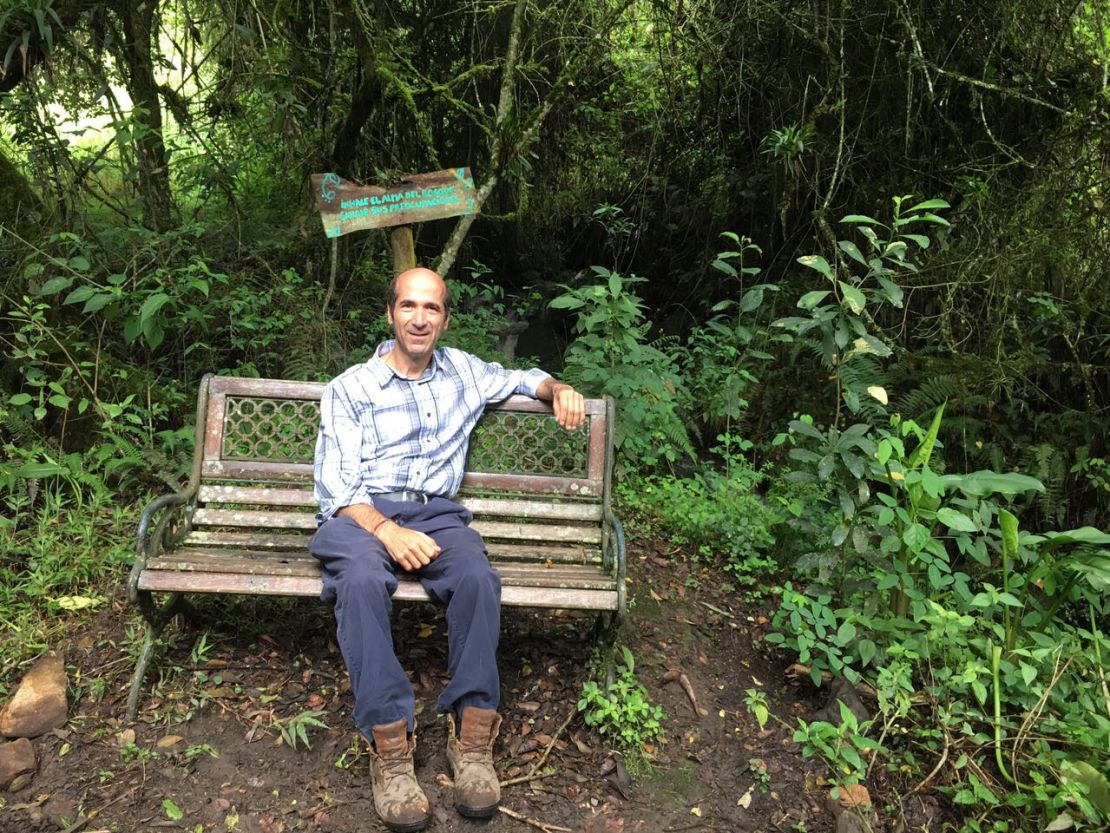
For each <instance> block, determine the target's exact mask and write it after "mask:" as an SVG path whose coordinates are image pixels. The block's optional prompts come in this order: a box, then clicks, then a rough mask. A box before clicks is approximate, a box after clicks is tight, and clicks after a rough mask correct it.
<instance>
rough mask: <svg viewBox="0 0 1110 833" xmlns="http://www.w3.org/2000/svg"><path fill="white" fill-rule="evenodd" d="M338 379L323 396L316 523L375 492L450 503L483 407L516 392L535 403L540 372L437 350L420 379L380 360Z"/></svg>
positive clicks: (385, 348)
mask: <svg viewBox="0 0 1110 833" xmlns="http://www.w3.org/2000/svg"><path fill="white" fill-rule="evenodd" d="M393 345H394V342H393V341H386V342H383V343H382V344H380V345H379V346H378V349H377V352H376V353H375V355H374V357H373V358H371V359H370V360H369V361H367V362H366V363H364V364H358V365H355V366H354V367H351V368H348V369H347V370H345V371H344V372H343V373H341V374H340V375H339V376H337V377H335V378H334V379H332V380H331V381H330V382H329V383H328V385H327V387H326V388H324V395H323V397H322V398H321V400H320V433H319V435H318V436H317V438H316V464H315V480H316V489H315V495H316V500H318V501H319V503H320V514H318V515H317V516H316V519H317V521H318V522H320V523H323V522H324V521H326V520H327V519H328V518H330V517H331V516H332V515H333V514H335V512H336V510H338V509H342V508H343V507H344V506H350V505H351V504H354V503H369V504H371V505H372V504H373V502H374V501H373V499H372V497H371V496H372V495H375V494H381V493H383V492H395V491H400V490H402V489H411V490H414V491H418V492H425V493H426V494H431V495H443V496H445V497H450V496H452V495H454V494H455V492H457V491H458V490H459V486H460V485H461V484H462V478H463V465H464V464H465V462H466V450H467V448H468V446H469V443H470V432H471V430H472V429H473V428H474V425H475V424H476V423H477V422H478V418H479V417H480V416H481V415H482V412H483V411H484V410H485V407H486V405H487V404H489V403H491V402H500V401H501V400H503V399H506V398H508V397H509V396H510V395H512V394H514V393H523V394H527V395H528V396H532V397H535V395H536V389H537V388H538V387H539V386H540V384H541V383H542V382H543V380H544V379H546V378H547V377H548V374H547V373H544V372H543V371H542V370H538V369H533V370H506V369H505V368H503V367H502V366H501V365H499V364H490V363H487V362H484V361H482V360H481V359H479V358H478V357H477V356H472V355H470V354H469V353H464V352H463V351H462V350H456V349H454V348H453V347H441V348H439V349H437V350H435V352H434V353H433V355H432V362H431V364H429V365H428V368H427V369H426V370H425V371H424V374H423V375H422V376H421V377H420V378H419V379H407V378H405V377H404V376H401V375H400V374H398V373H397V372H396V371H394V370H393V368H391V367H390V366H389V365H388V364H386V363H385V361H384V360H383V358H382V357H383V356H385V355H386V354H387V353H389V351H390V350H392V349H393Z"/></svg>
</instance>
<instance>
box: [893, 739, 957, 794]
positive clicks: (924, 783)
mask: <svg viewBox="0 0 1110 833" xmlns="http://www.w3.org/2000/svg"><path fill="white" fill-rule="evenodd" d="M951 747H952V743H951V738H949V737H948V732H945V733H944V749H943V750H942V751H941V753H940V760H939V761H937V764H936V766H934V767H933V769H932V770H931V771H930V772H929V774H928V775H926V776H925V777H924V778H922V779H921V781H920V783H919V784H918V785H917V786H916V787H914V788H913V789H912V790H910V791H909V792H908V793H906V794H905V795H903V796H902V800H903V801H904V800H905V799H907V798H909V797H910V796H911V795H913V794H914V793H919V792H921V791H922V790H924V789H925V788H926V787H928V786H929V785H930V784H932V782H933V779H934V778H936V777H937V773H939V772H940V771H941V769H942V768H943V767H944V764H945V762H947V760H948V750H949V749H951Z"/></svg>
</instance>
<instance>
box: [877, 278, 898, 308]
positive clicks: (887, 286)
mask: <svg viewBox="0 0 1110 833" xmlns="http://www.w3.org/2000/svg"><path fill="white" fill-rule="evenodd" d="M875 280H877V281H878V282H879V286H881V287H882V288H883V293H884V294H885V295H886V297H887V300H888V301H890V303H891V304H893V305H894V306H896V307H897V308H898V309H901V308H902V298H903V297H904V293H903V292H902V287H900V286H899V285H898V284H896V283H895V282H894V281H892V280H890V279H889V278H884V277H882V276H881V275H879V276H876V278H875Z"/></svg>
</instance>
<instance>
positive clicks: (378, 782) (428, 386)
mask: <svg viewBox="0 0 1110 833" xmlns="http://www.w3.org/2000/svg"><path fill="white" fill-rule="evenodd" d="M386 313H387V315H388V317H389V323H390V324H392V325H393V330H394V333H395V334H396V338H395V340H393V341H387V342H384V343H383V344H381V345H379V346H378V348H377V350H376V351H375V353H374V356H373V357H372V358H371V359H370V360H369V361H367V362H365V363H364V364H359V365H355V366H354V367H351V368H349V369H348V370H346V371H345V372H343V373H342V374H340V375H339V376H337V377H336V378H335V379H333V380H332V381H331V382H330V383H329V384H328V386H327V387H326V389H325V390H324V394H323V398H322V400H321V402H320V434H319V436H318V438H317V441H316V463H315V481H316V492H315V493H316V499H317V500H318V501H319V502H320V514H319V515H318V516H317V521H318V522H319V528H318V530H317V532H316V535H315V536H314V537H313V539H312V543H311V544H310V547H309V548H310V550H311V552H312V554H313V555H314V556H315V557H316V558H318V559H319V560H320V562H321V563H322V566H323V573H324V590H323V596H322V598H323V599H324V601H331V602H333V603H334V605H335V620H336V629H337V633H338V641H339V647H340V650H341V651H342V652H343V659H344V661H345V662H346V664H347V672H348V674H349V675H350V678H351V688H352V690H353V691H354V695H355V710H354V721H355V726H356V727H357V728H358V730H359V731H360V732H361V733H362V735H363V736H364V737H365V738H366V739H367V741H368V742H369V743H370V748H371V762H372V763H371V787H372V790H373V795H374V807H375V809H376V810H377V812H378V815H379V816H381V819H382V821H383V822H385V824H386V826H387V827H388V828H389V829H390V830H393V831H401V832H402V833H408V832H409V831H417V830H422V829H423V828H424V827H425V826H426V825H427V823H428V819H429V817H430V813H431V807H430V805H429V802H428V798H427V796H426V795H425V794H424V791H423V790H422V789H421V788H420V785H419V784H418V783H417V781H416V775H415V773H414V771H413V749H414V748H415V745H416V736H415V731H414V730H415V723H414V720H413V705H414V696H413V690H412V686H411V684H410V683H409V681H408V678H407V677H406V676H405V672H404V670H403V669H402V667H401V664H400V662H398V660H397V657H396V655H395V654H394V651H393V638H392V634H391V631H390V612H391V607H392V598H391V597H392V595H393V593H394V591H395V590H396V589H397V571H398V570H400V571H402V572H405V573H409V574H412V575H415V576H416V577H417V578H418V579H419V580H420V583H421V584H422V585H423V587H424V589H425V591H427V593H428V595H429V596H430V597H431V598H432V599H433V600H434V601H436V602H438V603H440V604H444V605H446V606H447V629H448V671H449V673H450V675H451V680H450V682H449V684H448V685H447V688H446V689H445V690H444V691H443V693H442V695H441V696H440V698H439V701H438V703H437V711H439V712H446V713H447V716H448V721H449V723H450V730H449V732H448V738H447V760H448V763H449V764H450V767H451V770H452V772H453V776H454V780H455V807H456V808H457V809H458V811H459V812H460V813H461V814H462V815H464V816H467V817H470V818H488V817H490V816H492V815H493V813H494V812H495V811H496V809H497V804H498V802H499V801H500V797H501V789H500V786H499V784H498V778H497V773H496V772H495V770H494V768H493V754H492V750H493V741H494V739H495V738H496V737H497V731H498V729H499V728H500V725H501V718H500V717H499V716H498V715H497V705H498V702H499V699H500V680H499V677H498V671H497V660H496V651H497V641H498V635H499V631H500V597H501V582H500V578H499V576H498V574H497V572H496V571H495V570H494V569H493V568H492V567H491V566H490V564H489V561H488V560H487V558H486V549H485V545H484V544H483V542H482V539H481V536H479V535H478V533H477V532H475V531H474V530H472V529H471V528H470V527H469V523H470V520H471V514H470V512H469V511H467V510H466V509H464V508H463V507H462V506H459V505H458V504H456V503H453V502H452V501H451V500H450V499H449V498H451V497H452V496H454V494H455V493H456V492H457V491H458V489H459V486H460V484H461V482H462V477H463V465H464V463H465V461H466V452H467V446H468V443H469V440H470V432H471V431H472V429H473V428H474V426H475V424H476V423H477V422H478V418H479V417H480V416H481V415H482V411H483V409H484V408H485V406H486V405H487V404H490V403H494V402H499V401H501V400H503V399H506V398H507V397H509V396H511V395H512V394H514V393H523V394H527V395H528V396H532V397H534V398H537V399H542V400H545V401H548V402H551V403H552V405H553V408H554V412H555V419H556V421H557V422H558V423H559V425H561V426H563V427H564V428H566V429H568V430H574V429H576V428H578V427H579V426H581V425H582V423H583V422H584V421H585V403H584V400H583V398H582V395H581V394H579V393H578V392H577V391H576V390H575V389H574V388H573V387H571V386H570V385H567V384H565V383H563V382H558V381H556V380H555V379H553V378H552V377H551V376H549V375H548V374H547V373H545V372H543V371H542V370H538V369H533V370H527V371H523V370H506V369H505V368H503V367H501V365H498V364H489V363H487V362H484V361H482V360H481V359H479V358H477V357H476V356H472V355H470V354H469V353H464V352H462V351H461V350H456V349H453V348H450V347H442V348H439V349H436V342H437V341H438V339H439V337H440V336H441V335H443V333H444V331H445V330H446V329H447V325H448V323H449V320H450V313H451V297H450V293H449V291H448V289H447V285H446V284H445V283H444V282H443V279H442V278H441V277H440V276H439V275H437V274H436V273H435V272H433V271H431V270H429V269H422V268H417V269H409V270H408V271H406V272H403V273H401V274H400V275H398V276H397V277H396V278H395V279H394V281H393V283H392V284H391V286H390V297H389V302H388V306H387V309H386Z"/></svg>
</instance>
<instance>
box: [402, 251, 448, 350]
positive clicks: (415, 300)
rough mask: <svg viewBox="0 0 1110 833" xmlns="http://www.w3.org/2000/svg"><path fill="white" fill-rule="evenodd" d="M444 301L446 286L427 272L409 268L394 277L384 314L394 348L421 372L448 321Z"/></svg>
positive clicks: (435, 276) (434, 275) (430, 272)
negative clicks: (394, 291)
mask: <svg viewBox="0 0 1110 833" xmlns="http://www.w3.org/2000/svg"><path fill="white" fill-rule="evenodd" d="M446 302H447V285H446V284H445V283H444V282H443V279H442V278H441V277H440V276H439V275H437V274H436V273H435V272H433V271H431V270H430V269H410V270H409V271H407V272H405V273H403V274H402V275H400V276H399V277H398V278H397V299H396V301H395V302H394V304H393V306H392V307H391V308H389V309H388V311H387V312H388V315H389V323H390V324H392V325H393V332H394V333H395V334H396V336H397V346H396V348H395V349H397V350H398V352H400V354H401V356H402V357H403V358H404V359H405V361H407V362H408V363H410V364H411V365H412V367H414V368H417V367H419V368H420V369H423V368H424V367H426V366H427V364H428V362H429V361H431V356H432V351H433V350H434V349H435V346H436V342H437V341H439V337H440V336H441V335H443V333H444V331H446V329H447V323H448V320H449V318H450V315H449V313H448V311H447V303H446Z"/></svg>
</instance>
